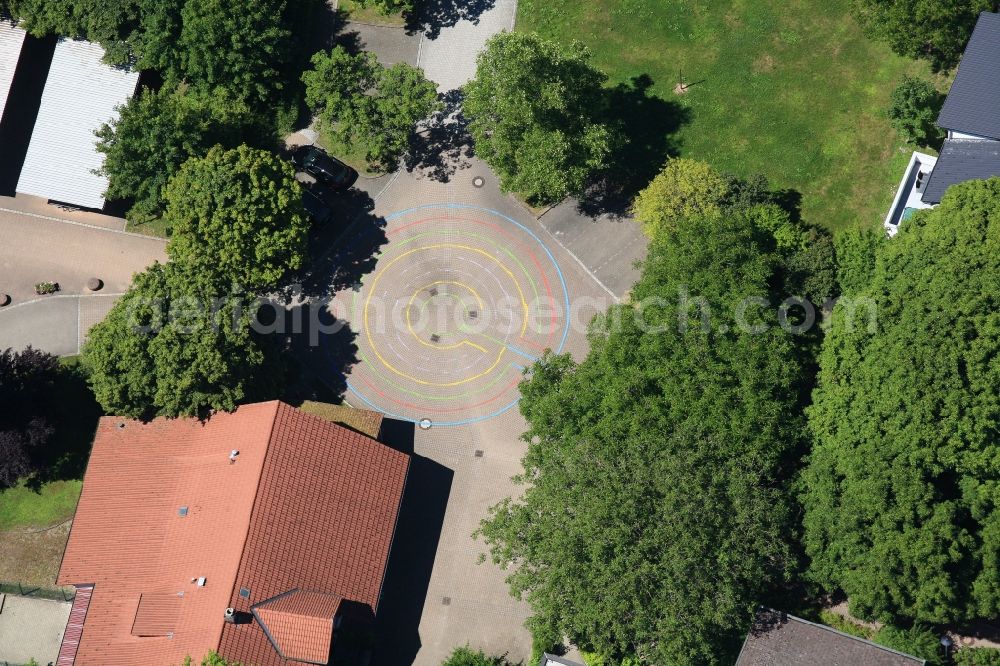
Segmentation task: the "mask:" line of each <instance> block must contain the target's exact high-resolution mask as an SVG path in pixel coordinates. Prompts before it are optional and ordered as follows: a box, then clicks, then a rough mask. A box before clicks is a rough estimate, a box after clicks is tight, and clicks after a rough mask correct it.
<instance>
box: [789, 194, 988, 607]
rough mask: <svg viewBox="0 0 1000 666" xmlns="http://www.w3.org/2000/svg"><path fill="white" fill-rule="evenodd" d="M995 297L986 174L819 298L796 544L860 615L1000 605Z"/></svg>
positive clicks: (815, 572) (820, 575)
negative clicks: (821, 329) (819, 344)
mask: <svg viewBox="0 0 1000 666" xmlns="http://www.w3.org/2000/svg"><path fill="white" fill-rule="evenodd" d="M998 294H1000V179H998V178H993V179H990V180H988V181H971V182H968V183H964V184H962V185H957V186H954V187H952V188H951V189H950V190H949V191H948V192H947V193H946V194H945V197H944V200H943V201H942V202H941V205H940V206H938V207H937V208H936V209H933V210H929V211H922V212H920V213H917V214H916V215H915V216H914V217H913V218H911V219H910V220H909V221H908V222H907V223H906V225H904V226H903V227H902V229H901V230H900V233H899V234H898V236H897V237H896V238H894V239H893V240H891V241H888V242H886V243H884V244H882V245H881V247H879V249H878V258H877V261H876V263H875V269H874V274H873V276H872V278H871V281H870V284H869V285H868V286H867V287H865V288H863V289H860V290H859V291H857V292H854V293H853V294H852V296H853V298H850V299H846V301H847V302H842V303H840V304H838V306H837V308H836V309H835V311H834V315H833V321H832V326H831V329H830V331H829V332H828V333H827V335H826V338H825V340H824V344H823V352H822V356H821V372H820V376H819V386H818V388H817V390H816V391H815V394H814V404H813V406H812V407H811V409H810V412H809V423H810V429H811V431H812V433H813V437H814V447H813V450H812V453H811V454H810V460H809V465H808V468H807V469H806V471H805V473H804V475H803V478H802V501H803V503H804V505H805V509H806V513H805V546H806V549H807V552H808V554H809V555H810V557H811V558H812V564H811V573H812V576H813V577H814V578H815V580H817V581H819V582H820V583H822V584H824V585H826V586H827V587H828V588H831V589H836V588H840V589H842V590H844V591H845V592H846V593H847V595H848V598H849V600H850V604H851V609H852V612H853V613H854V614H856V615H858V616H860V617H864V618H869V619H881V620H887V621H888V620H893V619H896V618H906V619H910V620H916V621H922V622H928V623H947V622H954V621H961V620H968V619H971V618H979V617H996V615H997V614H998V613H1000V568H998V567H997V562H998V561H1000V473H998V469H997V460H1000V437H998V432H1000V394H998V392H997V386H998V385H1000V360H998V359H1000V296H998ZM858 299H867V301H868V305H873V306H874V308H875V314H876V317H877V319H876V321H877V326H876V327H874V330H872V327H871V326H869V325H867V324H869V318H868V315H869V314H870V311H871V308H870V307H862V306H863V305H865V304H864V303H858Z"/></svg>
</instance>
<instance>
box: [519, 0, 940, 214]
mask: <svg viewBox="0 0 1000 666" xmlns="http://www.w3.org/2000/svg"><path fill="white" fill-rule="evenodd" d="M518 29H519V30H525V31H535V32H538V33H540V34H541V35H543V36H545V37H549V38H554V39H558V40H560V41H562V42H565V43H569V42H571V41H573V40H574V39H575V40H579V41H582V42H583V43H585V44H586V45H587V46H589V47H590V49H591V51H592V53H593V55H594V62H595V64H596V65H597V66H599V67H600V68H601V69H602V70H604V71H605V72H607V74H608V75H609V76H610V78H611V83H613V84H618V83H626V82H628V81H630V80H631V79H633V77H639V76H643V75H646V76H648V77H649V78H651V79H652V85H651V87H650V88H649V91H648V94H650V95H651V96H654V97H657V98H659V99H660V100H664V101H666V102H667V104H668V105H669V106H671V107H673V108H674V111H673V112H674V113H676V115H678V117H682V118H683V120H681V121H680V122H679V128H677V129H676V131H675V132H673V134H672V137H671V141H670V143H671V144H673V145H672V149H673V150H674V151H675V152H677V153H679V154H680V155H682V156H685V157H693V158H697V159H702V160H705V161H707V162H709V163H710V164H712V165H713V166H714V167H715V168H717V169H719V170H721V171H725V172H730V173H734V174H737V175H741V176H746V175H749V174H753V173H763V174H764V175H766V176H767V177H768V178H769V179H770V181H771V184H772V186H773V187H775V188H782V189H784V188H789V189H794V190H797V191H798V192H800V193H801V195H802V214H803V218H804V219H805V220H806V221H809V222H813V223H817V224H821V225H823V226H826V227H828V228H829V229H831V230H834V231H835V230H837V229H841V228H844V227H847V226H849V225H853V224H865V225H870V224H875V223H877V222H879V221H880V220H881V218H882V216H884V214H885V212H886V210H887V208H888V206H889V204H890V202H891V200H892V194H893V191H894V189H895V187H896V185H897V184H898V182H899V179H900V177H901V176H902V170H903V168H904V167H905V165H906V162H907V160H908V159H909V156H910V152H911V150H912V149H913V147H912V146H906V145H905V144H904V142H903V141H901V140H900V139H899V138H898V136H897V135H896V133H895V132H894V131H893V130H892V129H891V128H890V127H889V125H888V123H887V121H886V120H885V119H884V117H883V113H884V109H885V108H886V106H887V104H888V98H889V94H890V93H891V92H892V90H893V88H895V86H896V85H897V83H898V82H899V80H900V79H901V78H902V76H903V74H905V73H910V74H917V73H920V74H926V75H928V76H929V70H928V69H927V68H926V67H925V66H924V65H922V64H919V63H916V62H913V61H909V60H905V59H903V58H900V57H898V56H895V55H894V54H892V53H891V52H890V51H889V49H888V48H887V47H884V46H882V45H880V44H876V43H874V42H871V41H869V40H868V39H867V38H865V37H864V36H863V35H862V34H861V31H860V29H859V28H858V26H857V25H856V23H855V22H854V20H853V19H852V18H851V17H850V16H849V14H848V2H847V1H846V0H735V1H734V0H520V3H519V8H518ZM681 71H682V72H683V79H684V81H685V83H687V84H688V85H689V87H688V90H687V92H686V93H685V94H683V95H677V94H675V92H674V87H675V86H676V85H677V83H678V80H679V72H681ZM665 108H666V105H665ZM664 112H666V111H664ZM669 125H670V124H669V123H665V127H669ZM671 129H672V128H671Z"/></svg>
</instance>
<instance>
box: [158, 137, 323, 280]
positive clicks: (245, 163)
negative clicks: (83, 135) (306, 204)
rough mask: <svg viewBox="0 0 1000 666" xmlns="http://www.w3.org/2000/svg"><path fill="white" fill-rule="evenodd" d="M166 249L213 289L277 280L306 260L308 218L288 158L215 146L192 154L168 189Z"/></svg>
mask: <svg viewBox="0 0 1000 666" xmlns="http://www.w3.org/2000/svg"><path fill="white" fill-rule="evenodd" d="M164 199H165V201H166V211H165V212H164V215H163V220H164V222H165V223H166V224H167V225H168V228H169V229H170V234H171V235H170V242H169V243H168V244H167V254H168V255H169V256H170V258H171V260H172V261H174V262H177V263H179V264H181V265H182V266H183V268H184V270H185V272H186V274H187V275H188V279H189V280H197V281H200V282H202V283H205V286H208V287H212V288H216V289H218V288H222V289H228V288H230V287H231V286H232V285H233V284H238V285H240V286H242V287H245V288H247V289H250V290H257V289H262V288H264V287H267V286H273V285H274V284H275V283H276V282H278V281H279V280H280V279H281V278H282V277H284V276H285V274H286V273H288V272H289V271H291V270H296V269H298V268H301V267H302V266H303V265H304V263H305V260H306V250H307V247H306V243H307V240H308V230H309V224H310V223H309V218H308V217H307V216H306V214H305V211H304V209H303V207H302V190H301V186H300V185H299V183H298V182H297V181H296V180H295V169H294V168H293V167H292V165H291V164H290V163H288V162H287V161H285V160H282V159H280V158H278V157H276V156H274V155H273V154H271V153H270V152H267V151H264V150H255V149H252V148H249V147H247V146H240V147H239V148H236V149H234V150H224V149H223V148H221V147H219V146H216V147H214V148H212V149H211V150H210V151H209V152H208V154H207V155H206V156H205V157H204V158H195V159H191V160H188V161H187V162H186V163H185V164H184V166H183V167H182V168H181V170H180V171H179V172H178V173H177V175H176V176H174V178H172V179H171V181H170V183H169V184H168V185H167V187H166V190H165V191H164Z"/></svg>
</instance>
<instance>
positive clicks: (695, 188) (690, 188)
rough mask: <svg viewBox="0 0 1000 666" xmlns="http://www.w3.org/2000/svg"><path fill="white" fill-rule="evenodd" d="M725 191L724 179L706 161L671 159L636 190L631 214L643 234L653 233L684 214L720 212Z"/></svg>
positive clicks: (726, 189) (665, 230) (661, 230)
mask: <svg viewBox="0 0 1000 666" xmlns="http://www.w3.org/2000/svg"><path fill="white" fill-rule="evenodd" d="M728 192H729V182H728V181H727V180H726V178H725V177H724V176H723V175H722V174H720V173H718V172H716V171H715V170H714V169H713V168H712V167H710V166H709V165H708V164H706V163H705V162H699V161H698V160H692V159H685V158H678V159H672V160H670V161H668V162H667V164H666V165H665V166H664V167H663V169H662V170H661V171H660V173H658V174H657V175H656V177H655V178H654V179H653V180H652V182H651V183H650V184H649V185H647V186H646V188H645V189H643V190H642V191H641V192H639V195H638V196H637V197H636V198H635V203H634V204H633V206H632V213H633V214H634V215H635V218H636V219H637V220H638V221H639V222H640V223H641V224H642V228H643V230H644V231H645V232H646V234H647V235H648V236H655V235H657V234H660V233H664V232H667V231H669V230H670V229H671V228H672V227H673V226H674V225H676V224H677V221H678V220H680V219H683V218H685V217H693V216H711V215H718V214H720V213H721V212H722V201H723V199H724V198H725V196H726V194H727V193H728Z"/></svg>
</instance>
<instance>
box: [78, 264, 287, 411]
mask: <svg viewBox="0 0 1000 666" xmlns="http://www.w3.org/2000/svg"><path fill="white" fill-rule="evenodd" d="M255 314H256V310H255V304H254V299H252V298H250V297H247V296H245V295H241V294H238V293H237V294H229V295H226V294H211V295H204V294H201V293H199V292H195V291H191V290H190V289H189V284H188V281H187V276H186V275H185V274H184V273H183V272H182V269H181V267H180V266H179V265H178V264H177V263H175V262H171V263H168V264H166V265H161V264H154V265H153V266H151V267H150V268H149V269H147V270H146V271H145V272H143V273H139V274H138V275H136V276H135V278H134V280H133V283H132V286H131V287H130V288H129V290H128V292H126V293H125V295H124V296H122V298H121V299H120V300H119V301H118V302H117V303H116V304H115V306H114V307H113V308H112V309H111V312H110V313H109V314H108V316H107V318H106V319H104V321H102V322H101V323H99V324H97V325H96V326H94V328H92V329H91V331H90V336H89V340H88V341H87V344H86V345H85V346H84V349H83V357H84V362H85V364H86V365H87V367H88V368H89V370H90V383H91V388H92V389H93V391H94V395H95V396H96V397H97V400H98V402H100V403H101V406H102V407H104V409H105V411H107V412H108V413H111V414H123V415H126V416H133V417H137V418H146V417H152V416H203V415H204V414H205V413H206V412H207V411H208V410H211V409H218V410H226V411H232V410H233V409H235V408H236V406H237V405H238V404H239V403H240V402H242V401H244V400H246V399H251V398H254V397H273V396H272V395H271V393H272V392H273V389H274V387H275V386H276V384H275V383H274V380H273V378H268V377H265V376H264V375H265V374H266V373H265V372H264V369H265V368H266V367H267V362H268V356H267V354H266V353H265V352H266V351H268V349H267V347H266V345H267V344H268V343H269V341H268V340H266V339H263V338H261V337H259V336H257V335H256V334H255V333H254V331H253V330H252V329H251V324H252V322H253V317H254V316H255Z"/></svg>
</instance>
